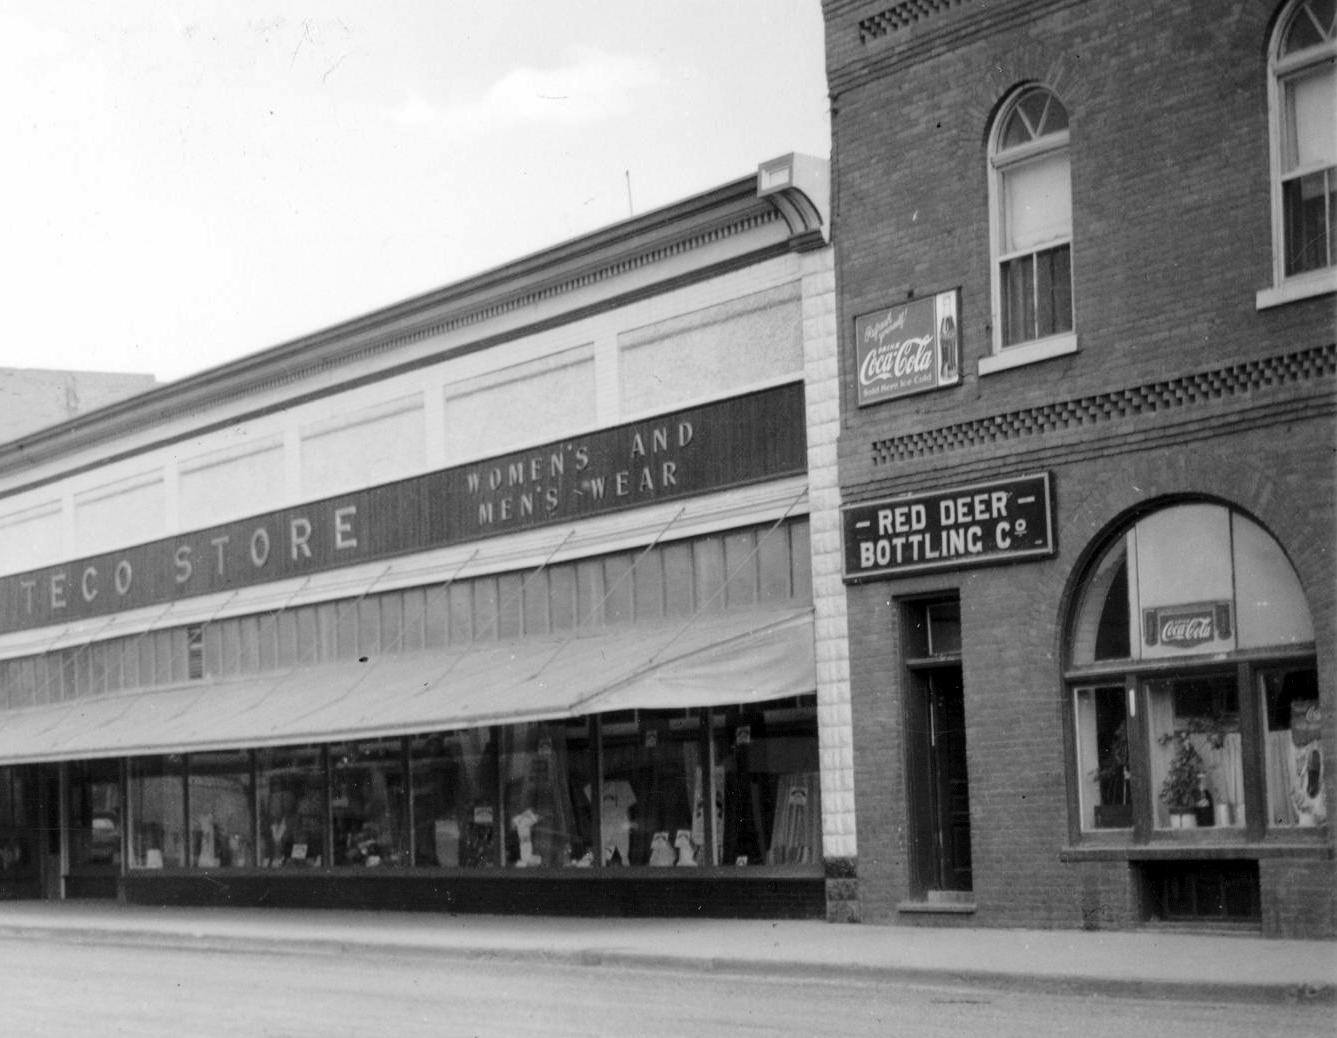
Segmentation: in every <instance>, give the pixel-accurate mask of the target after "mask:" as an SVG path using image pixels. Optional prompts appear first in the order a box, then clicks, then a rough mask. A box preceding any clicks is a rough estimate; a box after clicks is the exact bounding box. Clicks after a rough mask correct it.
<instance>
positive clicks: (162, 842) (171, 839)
mask: <svg viewBox="0 0 1337 1038" xmlns="http://www.w3.org/2000/svg"><path fill="white" fill-rule="evenodd" d="M129 777H130V787H129V809H130V867H131V868H135V869H161V868H179V867H181V866H182V865H184V864H185V858H186V840H185V820H186V803H185V786H184V776H183V774H182V760H181V758H180V757H179V756H170V757H134V758H131V760H130V776H129Z"/></svg>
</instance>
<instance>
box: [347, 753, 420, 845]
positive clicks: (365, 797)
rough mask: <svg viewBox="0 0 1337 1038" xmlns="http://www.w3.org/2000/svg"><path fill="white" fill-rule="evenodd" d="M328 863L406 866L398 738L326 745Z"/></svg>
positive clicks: (404, 792) (405, 808) (404, 793)
mask: <svg viewBox="0 0 1337 1038" xmlns="http://www.w3.org/2000/svg"><path fill="white" fill-rule="evenodd" d="M330 767H331V773H332V778H333V786H332V788H331V790H330V812H331V817H332V819H333V824H334V864H335V865H359V866H363V867H367V868H377V867H380V866H390V865H407V864H408V863H409V840H408V817H407V812H408V786H407V783H406V781H405V775H404V744H403V741H402V740H400V739H382V740H378V741H375V742H353V743H343V744H341V745H338V746H332V747H330Z"/></svg>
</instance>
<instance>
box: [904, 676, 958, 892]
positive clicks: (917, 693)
mask: <svg viewBox="0 0 1337 1038" xmlns="http://www.w3.org/2000/svg"><path fill="white" fill-rule="evenodd" d="M910 684H911V688H910V701H909V702H908V703H907V725H906V731H907V735H908V743H907V763H908V765H909V775H908V777H909V780H910V781H909V783H908V791H909V795H910V798H911V803H910V817H911V820H912V822H911V824H912V841H911V842H912V858H913V877H914V882H915V885H916V886H917V887H918V888H919V889H918V890H917V891H916V893H917V894H918V895H919V896H924V897H928V896H931V895H932V894H934V893H935V892H942V891H955V892H966V891H969V890H970V889H971V883H972V881H971V869H970V784H969V780H968V778H967V775H966V723H965V700H964V696H963V690H962V682H961V668H960V666H940V667H934V668H932V669H931V670H926V671H920V672H917V673H915V674H913V675H912V678H911V682H910Z"/></svg>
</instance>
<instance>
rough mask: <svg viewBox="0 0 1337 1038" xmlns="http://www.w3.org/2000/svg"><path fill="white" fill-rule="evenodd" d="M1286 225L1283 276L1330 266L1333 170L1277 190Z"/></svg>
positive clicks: (1336, 194)
mask: <svg viewBox="0 0 1337 1038" xmlns="http://www.w3.org/2000/svg"><path fill="white" fill-rule="evenodd" d="M1281 205H1282V210H1283V212H1282V218H1283V219H1284V221H1285V225H1286V273H1287V274H1301V273H1304V272H1305V271H1306V270H1321V269H1322V268H1324V267H1326V266H1329V265H1330V264H1331V260H1332V257H1331V247H1332V241H1333V239H1334V237H1335V236H1337V171H1334V170H1331V169H1327V170H1321V171H1320V172H1318V173H1311V174H1309V175H1308V176H1306V177H1297V178H1296V179H1294V180H1288V181H1287V182H1286V183H1284V184H1283V185H1282V187H1281Z"/></svg>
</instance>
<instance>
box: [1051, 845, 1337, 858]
mask: <svg viewBox="0 0 1337 1038" xmlns="http://www.w3.org/2000/svg"><path fill="white" fill-rule="evenodd" d="M1186 858H1204V859H1210V858H1252V859H1262V858H1298V859H1306V858H1307V859H1309V860H1311V861H1331V860H1332V859H1333V847H1332V845H1331V844H1329V843H1317V842H1315V843H1310V842H1307V841H1300V840H1296V841H1286V842H1282V841H1276V842H1272V841H1263V842H1261V843H1247V842H1244V841H1239V842H1230V843H1199V842H1193V843H1184V842H1180V841H1178V840H1165V841H1163V842H1158V843H1138V844H1132V843H1126V844H1118V845H1114V844H1108V843H1101V844H1086V843H1083V844H1077V845H1073V844H1069V845H1068V846H1066V847H1063V848H1061V849H1060V850H1059V861H1064V862H1081V861H1172V860H1182V859H1186Z"/></svg>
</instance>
